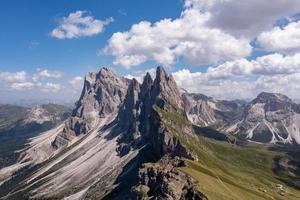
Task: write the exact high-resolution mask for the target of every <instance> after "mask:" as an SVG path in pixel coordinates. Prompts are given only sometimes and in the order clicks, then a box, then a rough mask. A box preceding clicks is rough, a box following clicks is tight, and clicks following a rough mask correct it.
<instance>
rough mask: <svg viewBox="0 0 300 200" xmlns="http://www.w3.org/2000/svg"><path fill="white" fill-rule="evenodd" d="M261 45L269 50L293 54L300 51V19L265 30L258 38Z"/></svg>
mask: <svg viewBox="0 0 300 200" xmlns="http://www.w3.org/2000/svg"><path fill="white" fill-rule="evenodd" d="M257 41H258V43H259V44H260V46H261V47H262V48H263V49H264V50H267V51H278V52H283V53H287V54H293V53H295V52H299V51H300V21H298V22H291V23H289V24H288V25H287V26H285V27H283V28H281V27H279V26H276V27H274V28H273V29H271V30H269V31H266V32H263V33H262V34H261V35H260V36H259V37H258V38H257Z"/></svg>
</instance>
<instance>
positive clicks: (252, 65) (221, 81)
mask: <svg viewBox="0 0 300 200" xmlns="http://www.w3.org/2000/svg"><path fill="white" fill-rule="evenodd" d="M299 66H300V53H299V54H295V55H293V56H282V55H280V54H272V55H267V56H262V57H258V58H257V59H256V60H253V61H248V60H246V59H240V60H236V61H232V62H226V63H224V64H222V65H219V66H216V67H211V68H209V69H208V70H207V71H206V72H194V73H192V72H190V71H189V70H187V69H183V70H179V71H177V72H174V73H173V76H174V78H175V80H176V82H177V83H178V85H179V86H180V87H182V88H184V89H186V90H188V91H190V92H200V93H203V94H206V95H210V96H214V97H217V98H222V99H238V98H239V99H241V98H253V97H254V96H255V95H256V94H257V93H259V92H262V91H268V92H280V93H284V94H287V95H289V96H290V97H292V98H300V94H299V92H298V91H299V89H300V68H299Z"/></svg>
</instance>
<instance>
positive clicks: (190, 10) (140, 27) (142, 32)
mask: <svg viewBox="0 0 300 200" xmlns="http://www.w3.org/2000/svg"><path fill="white" fill-rule="evenodd" d="M210 17H211V14H210V13H208V12H201V10H199V9H195V8H194V7H186V9H185V10H184V11H183V12H182V13H181V16H180V17H179V18H177V19H174V20H172V19H163V20H161V21H158V22H156V23H154V24H152V23H150V22H148V21H142V22H140V23H138V24H134V25H133V26H132V27H131V29H130V30H129V31H125V32H117V33H114V34H113V36H112V37H111V38H110V39H109V41H108V44H107V46H106V47H105V48H103V49H102V51H101V53H102V54H104V55H112V56H113V57H114V64H115V65H120V66H123V67H125V68H130V67H131V66H136V65H139V64H141V63H144V62H146V61H148V60H153V61H156V62H158V63H160V64H163V65H166V66H169V65H171V64H173V63H175V62H176V60H178V59H183V60H184V61H186V62H187V63H189V64H191V65H201V64H211V63H218V62H222V61H226V60H234V59H238V58H242V57H245V56H248V55H249V54H250V53H251V50H252V48H251V45H250V44H249V40H247V39H245V38H244V37H234V36H232V35H230V34H227V33H226V32H224V31H222V30H221V29H218V28H212V27H209V26H208V24H207V23H208V21H209V19H210Z"/></svg>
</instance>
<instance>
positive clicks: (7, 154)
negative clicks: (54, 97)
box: [0, 104, 70, 168]
mask: <svg viewBox="0 0 300 200" xmlns="http://www.w3.org/2000/svg"><path fill="white" fill-rule="evenodd" d="M69 116H70V110H69V108H67V107H65V106H61V105H57V104H44V105H41V106H35V107H32V108H28V107H22V106H15V105H8V104H2V105H0V141H1V144H2V145H0V168H1V167H4V166H7V165H9V164H12V163H13V162H15V161H16V160H17V158H18V156H19V153H18V152H15V151H17V150H20V149H22V148H24V147H25V146H26V145H25V144H26V143H27V139H29V138H31V137H34V136H36V135H38V134H40V133H41V132H43V131H46V130H49V129H52V128H53V127H55V126H57V125H58V124H60V123H62V122H63V121H64V120H65V119H67V118H68V117H69Z"/></svg>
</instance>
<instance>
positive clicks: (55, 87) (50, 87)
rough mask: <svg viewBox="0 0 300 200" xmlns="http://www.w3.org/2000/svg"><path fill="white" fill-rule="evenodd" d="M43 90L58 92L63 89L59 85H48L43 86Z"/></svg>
mask: <svg viewBox="0 0 300 200" xmlns="http://www.w3.org/2000/svg"><path fill="white" fill-rule="evenodd" d="M40 87H41V90H42V91H44V92H54V93H56V92H58V91H59V90H60V89H61V86H60V84H58V83H49V82H48V83H46V84H44V85H41V86H40Z"/></svg>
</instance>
